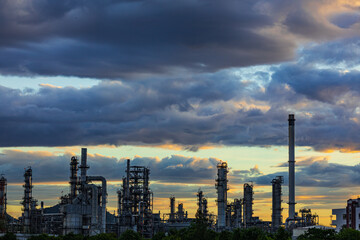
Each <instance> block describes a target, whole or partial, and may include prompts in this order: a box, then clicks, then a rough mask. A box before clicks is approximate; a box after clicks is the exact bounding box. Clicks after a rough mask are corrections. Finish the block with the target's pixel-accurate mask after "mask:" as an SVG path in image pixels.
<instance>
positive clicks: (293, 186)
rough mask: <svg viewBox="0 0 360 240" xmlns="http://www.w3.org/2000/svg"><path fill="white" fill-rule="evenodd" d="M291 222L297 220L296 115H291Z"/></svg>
mask: <svg viewBox="0 0 360 240" xmlns="http://www.w3.org/2000/svg"><path fill="white" fill-rule="evenodd" d="M288 121H289V202H288V204H289V218H288V219H289V220H294V219H295V204H296V203H295V115H294V114H289V119H288Z"/></svg>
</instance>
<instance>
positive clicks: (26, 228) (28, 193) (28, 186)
mask: <svg viewBox="0 0 360 240" xmlns="http://www.w3.org/2000/svg"><path fill="white" fill-rule="evenodd" d="M24 180H25V183H24V197H23V201H22V205H23V211H24V212H23V218H22V221H23V222H22V223H23V232H24V233H30V212H31V211H30V207H31V205H32V188H33V186H32V169H31V167H28V168H27V169H25V174H24Z"/></svg>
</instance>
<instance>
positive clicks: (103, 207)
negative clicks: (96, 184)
mask: <svg viewBox="0 0 360 240" xmlns="http://www.w3.org/2000/svg"><path fill="white" fill-rule="evenodd" d="M87 180H89V181H101V183H102V185H101V198H102V199H101V211H102V214H101V215H102V216H101V221H102V226H101V232H102V233H106V196H107V192H106V179H105V178H104V177H102V176H89V177H87Z"/></svg>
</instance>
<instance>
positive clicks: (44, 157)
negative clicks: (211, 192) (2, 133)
mask: <svg viewBox="0 0 360 240" xmlns="http://www.w3.org/2000/svg"><path fill="white" fill-rule="evenodd" d="M71 156H72V154H71V153H65V154H63V155H56V154H52V153H50V152H41V151H29V152H24V151H17V150H3V151H2V155H0V173H1V174H5V175H6V178H7V179H8V181H9V183H14V182H15V183H19V182H22V181H23V174H24V168H26V167H28V166H31V167H32V169H33V179H34V183H39V182H58V181H67V180H68V176H69V163H70V158H71ZM218 162H219V160H218V159H215V158H196V157H185V156H181V155H172V156H170V157H165V158H162V159H159V158H156V157H154V158H147V157H140V156H135V157H134V158H133V159H132V160H131V165H132V166H146V167H149V168H150V175H151V180H152V181H158V183H159V184H160V183H195V182H196V183H206V182H208V181H212V180H213V178H215V176H216V164H217V163H218ZM88 165H89V166H90V169H89V170H88V175H90V176H99V175H101V176H104V177H105V178H106V179H107V180H121V179H122V178H123V177H124V176H125V167H126V159H125V158H115V157H109V156H103V155H98V154H88Z"/></svg>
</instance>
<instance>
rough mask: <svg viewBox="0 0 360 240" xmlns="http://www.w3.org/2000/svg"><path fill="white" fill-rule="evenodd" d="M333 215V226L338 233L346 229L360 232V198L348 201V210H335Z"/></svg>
mask: <svg viewBox="0 0 360 240" xmlns="http://www.w3.org/2000/svg"><path fill="white" fill-rule="evenodd" d="M332 214H333V215H334V216H335V219H333V220H332V225H333V226H334V227H336V230H337V231H340V230H341V229H342V228H344V227H345V228H352V229H356V230H360V198H357V199H349V200H347V203H346V208H341V209H333V210H332Z"/></svg>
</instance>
